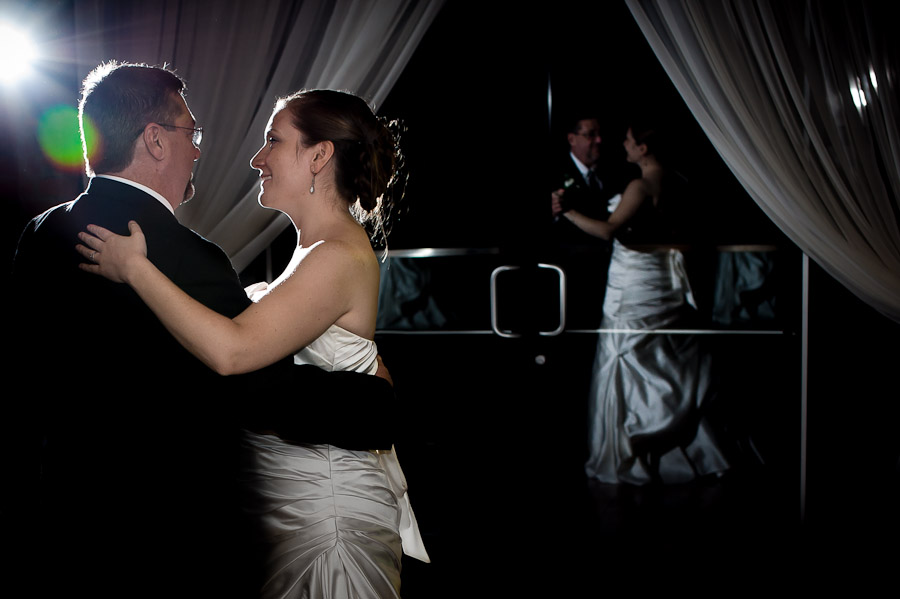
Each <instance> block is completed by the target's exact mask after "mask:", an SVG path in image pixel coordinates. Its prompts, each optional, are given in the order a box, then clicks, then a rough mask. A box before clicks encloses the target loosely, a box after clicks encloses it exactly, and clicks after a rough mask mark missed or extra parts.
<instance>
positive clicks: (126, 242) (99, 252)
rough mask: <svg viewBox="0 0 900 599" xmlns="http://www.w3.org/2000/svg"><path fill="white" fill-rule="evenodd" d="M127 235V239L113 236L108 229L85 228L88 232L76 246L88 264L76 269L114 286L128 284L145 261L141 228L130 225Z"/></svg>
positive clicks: (144, 242)
mask: <svg viewBox="0 0 900 599" xmlns="http://www.w3.org/2000/svg"><path fill="white" fill-rule="evenodd" d="M128 231H129V232H130V234H129V235H116V234H115V233H113V232H112V231H110V230H109V229H104V228H103V227H99V226H97V225H88V227H87V231H82V232H81V233H79V234H78V239H80V240H81V242H82V243H79V244H78V245H76V246H75V249H76V250H78V253H80V254H81V255H82V256H84V257H85V258H86V259H87V260H88V263H82V264H80V265H79V267H80V268H81V269H82V270H84V271H87V272H90V273H94V274H97V275H102V276H104V277H106V278H107V279H109V280H110V281H114V282H116V283H128V282H129V277H130V276H131V275H132V274H133V273H134V272H135V270H136V269H137V268H138V267H139V266H140V265H141V264H142V263H143V262H146V261H147V242H146V240H145V239H144V234H143V232H142V231H141V228H140V227H139V226H138V224H137V223H136V222H134V221H131V222H129V223H128Z"/></svg>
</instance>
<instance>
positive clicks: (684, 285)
mask: <svg viewBox="0 0 900 599" xmlns="http://www.w3.org/2000/svg"><path fill="white" fill-rule="evenodd" d="M665 142H666V140H665V139H664V137H663V136H662V135H661V132H659V131H658V130H657V129H655V128H654V127H653V126H652V125H648V124H642V123H638V122H634V123H633V124H632V126H631V127H629V129H628V131H627V134H626V136H625V141H624V148H625V153H626V158H627V160H628V162H630V163H632V164H635V165H637V166H638V167H639V168H640V177H638V178H636V179H634V180H633V181H631V182H630V183H629V184H628V185H627V186H626V187H625V190H624V191H623V192H622V194H621V195H620V196H617V197H616V198H614V200H613V201H612V202H611V204H610V206H611V208H612V209H611V213H610V214H609V217H608V218H607V219H605V220H600V219H596V218H591V217H589V216H587V215H585V214H583V213H582V212H580V211H578V210H577V209H569V210H566V209H564V208H563V205H562V203H561V202H560V201H558V200H557V198H554V199H553V205H552V206H553V212H554V215H561V216H562V217H563V218H566V219H567V220H569V221H570V222H571V223H573V224H574V225H575V226H577V227H578V228H579V229H581V230H582V231H584V232H586V233H588V234H590V235H593V236H595V237H598V238H601V239H605V240H610V241H611V242H612V257H611V260H610V265H609V271H608V275H607V285H606V292H605V296H604V300H603V317H602V322H601V328H602V329H611V330H613V331H612V332H602V333H601V334H600V339H599V342H598V347H597V351H596V356H595V360H594V364H593V373H592V379H591V387H590V408H589V414H590V420H589V427H590V439H589V444H590V457H589V459H588V461H587V464H586V466H585V470H586V473H587V475H588V476H589V477H590V478H591V479H594V480H597V481H600V482H604V483H621V482H625V483H631V484H637V485H641V484H647V483H651V482H664V483H675V482H685V481H689V480H692V479H694V478H696V477H699V476H704V475H707V474H719V473H722V472H724V471H725V470H727V469H728V467H729V464H728V461H727V460H726V458H725V456H724V455H723V452H722V450H721V448H720V447H719V445H718V443H717V442H716V440H715V436H714V434H713V431H712V429H711V427H710V426H709V423H708V421H707V420H706V418H704V409H705V408H706V407H707V405H708V404H709V402H710V401H711V400H712V399H713V397H714V395H715V389H714V387H713V384H712V377H711V364H710V359H711V357H710V356H709V355H708V354H707V353H706V352H704V351H703V349H702V347H701V346H700V342H699V339H698V338H697V337H696V336H693V335H677V334H664V333H663V334H660V331H662V330H665V329H672V328H678V327H679V326H684V323H686V322H690V321H691V317H692V312H693V311H695V309H696V303H695V302H694V299H693V295H692V292H691V288H690V284H689V282H688V279H687V274H686V269H685V264H684V255H683V253H682V252H681V251H680V249H679V248H678V245H677V244H678V243H683V242H684V241H685V239H684V229H685V227H686V225H688V224H689V223H687V222H685V221H686V212H685V205H684V202H685V201H686V200H687V199H688V198H687V197H686V194H687V193H688V187H687V185H686V181H685V180H684V179H683V178H682V177H681V175H680V174H679V173H677V172H676V171H674V170H671V169H669V168H667V167H666V164H665V155H666V154H665V150H666V146H665ZM617 331H620V332H617ZM630 331H634V332H630Z"/></svg>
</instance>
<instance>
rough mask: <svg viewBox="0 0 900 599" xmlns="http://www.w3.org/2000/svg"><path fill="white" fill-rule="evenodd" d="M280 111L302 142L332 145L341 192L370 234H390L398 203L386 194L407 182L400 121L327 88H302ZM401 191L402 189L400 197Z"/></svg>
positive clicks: (281, 102) (279, 104)
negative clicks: (284, 112) (287, 116)
mask: <svg viewBox="0 0 900 599" xmlns="http://www.w3.org/2000/svg"><path fill="white" fill-rule="evenodd" d="M280 109H286V110H288V111H289V112H290V115H291V122H292V124H293V126H294V127H295V128H296V129H297V130H298V131H299V132H300V141H301V143H302V144H303V145H304V146H307V147H308V146H311V145H314V144H317V143H319V142H322V141H330V142H332V143H333V144H334V156H333V158H332V160H333V161H334V180H335V185H336V187H337V192H338V195H340V196H341V197H342V198H344V199H345V200H347V202H348V203H349V204H350V207H351V211H352V212H353V214H354V216H355V217H356V218H357V220H359V221H360V223H362V224H363V225H366V227H367V229H368V230H369V232H370V234H372V235H373V236H374V235H375V231H376V229H378V228H380V229H381V234H382V235H383V236H385V237H386V236H387V231H386V230H385V229H386V227H387V225H388V223H387V221H388V217H389V215H390V213H391V207H392V204H393V203H394V202H396V201H398V200H397V199H394V198H391V197H390V196H389V195H388V194H386V192H387V191H388V190H389V189H391V190H392V191H393V188H394V187H395V186H399V187H401V188H402V187H403V186H404V185H405V179H402V177H401V171H402V170H403V155H402V153H401V152H400V147H399V124H398V123H397V121H386V120H384V119H381V118H379V117H376V116H375V114H373V112H372V109H371V108H369V105H368V104H366V102H365V101H364V100H362V98H359V97H358V96H355V95H353V94H350V93H346V92H341V91H335V90H329V89H315V90H301V91H298V92H296V93H294V94H292V95H290V96H287V97H285V98H281V99H279V100H278V102H277V103H276V105H275V110H276V111H278V110H280ZM398 184H399V185H398ZM402 193H403V189H400V194H401V197H402ZM385 242H386V239H385Z"/></svg>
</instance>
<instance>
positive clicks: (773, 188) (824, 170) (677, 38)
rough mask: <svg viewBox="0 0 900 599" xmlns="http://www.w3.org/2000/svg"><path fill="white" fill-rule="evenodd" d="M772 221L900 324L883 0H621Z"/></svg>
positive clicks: (893, 138) (897, 153) (894, 149)
mask: <svg viewBox="0 0 900 599" xmlns="http://www.w3.org/2000/svg"><path fill="white" fill-rule="evenodd" d="M626 3H627V6H628V8H629V9H630V11H631V13H632V15H633V16H634V18H635V20H636V22H637V24H638V26H639V27H640V29H641V30H642V32H643V33H644V35H645V36H646V38H647V40H648V42H649V44H650V46H651V47H652V49H653V51H654V53H655V54H656V56H657V57H658V59H659V60H660V63H661V64H662V66H663V68H664V69H665V70H666V72H667V73H668V75H669V77H670V78H671V79H672V82H673V83H674V85H675V87H676V88H677V89H678V91H679V93H680V94H681V96H682V97H683V98H684V100H685V102H686V104H687V106H688V108H689V109H690V110H691V112H692V113H693V115H694V116H695V118H696V119H697V121H698V123H699V124H700V126H701V128H702V129H703V130H704V132H705V133H706V135H707V136H708V137H709V139H710V141H711V142H712V144H713V145H714V147H715V148H716V149H717V151H718V152H719V154H720V155H721V156H722V158H723V160H724V161H725V163H726V164H727V165H728V166H729V168H730V169H731V170H732V172H733V173H734V175H735V176H736V178H737V179H738V181H740V183H741V184H742V185H743V186H744V188H745V189H746V190H747V192H748V193H749V194H750V196H751V197H752V198H753V199H754V200H755V201H756V203H757V204H759V206H760V207H761V208H762V210H763V211H764V212H765V213H766V214H767V215H768V216H769V218H771V219H772V221H773V222H774V223H775V224H776V225H777V226H778V227H779V228H780V229H781V230H782V231H783V232H784V233H785V234H786V235H787V236H788V237H789V238H790V239H791V240H792V241H793V242H794V243H796V244H797V246H798V247H800V249H801V250H803V251H804V252H805V253H806V254H808V255H809V256H810V257H811V258H812V259H813V260H815V261H816V262H817V263H818V264H819V265H820V266H822V268H823V269H824V270H825V271H826V272H828V273H829V274H830V275H831V276H833V277H834V278H835V279H837V280H838V281H840V282H841V283H842V284H843V285H844V286H845V287H847V288H848V289H849V290H851V291H852V292H853V293H854V294H856V295H857V296H858V297H860V298H861V299H862V300H863V301H865V302H867V303H868V304H870V305H871V306H873V307H874V308H875V309H877V310H878V311H880V312H881V313H883V314H884V315H886V316H888V317H889V318H891V319H893V320H896V321H900V131H898V128H897V110H898V104H897V85H898V81H897V77H898V75H900V73H898V71H897V68H898V64H900V62H898V44H897V41H896V36H893V37H892V36H891V35H890V32H888V31H887V29H888V26H887V23H889V22H890V21H889V20H887V14H886V13H885V12H884V7H883V6H882V5H881V4H879V3H877V2H867V1H854V2H849V1H847V2H800V1H789V2H771V1H770V0H753V1H748V0H706V1H703V0H626Z"/></svg>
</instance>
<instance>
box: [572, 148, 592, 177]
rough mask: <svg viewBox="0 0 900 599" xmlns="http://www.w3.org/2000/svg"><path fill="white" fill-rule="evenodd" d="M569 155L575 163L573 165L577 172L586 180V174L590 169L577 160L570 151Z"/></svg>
mask: <svg viewBox="0 0 900 599" xmlns="http://www.w3.org/2000/svg"><path fill="white" fill-rule="evenodd" d="M569 156H571V157H572V162H574V163H575V167H576V168H577V169H578V172H580V173H581V176H582V177H583V178H584V180H585V181H587V180H588V174H589V173H590V172H591V169H589V168H588V167H586V166H585V165H584V164H582V163H581V161H580V160H578V158H576V157H575V154H573V153H572V152H569Z"/></svg>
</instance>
